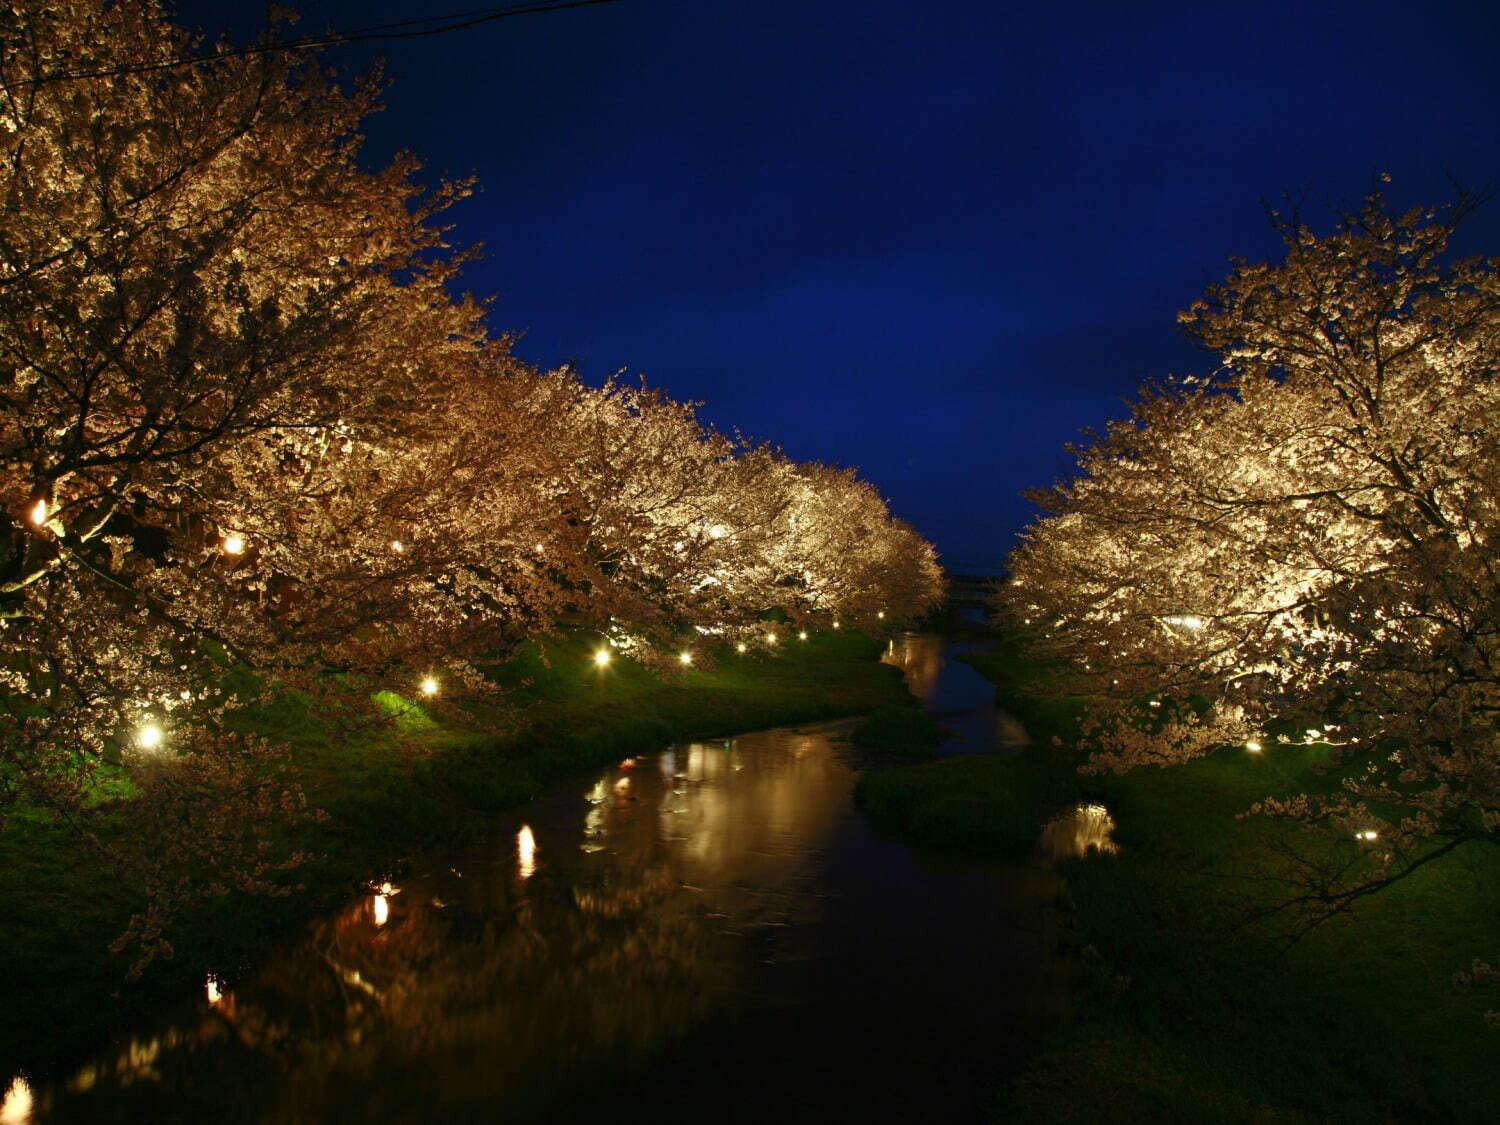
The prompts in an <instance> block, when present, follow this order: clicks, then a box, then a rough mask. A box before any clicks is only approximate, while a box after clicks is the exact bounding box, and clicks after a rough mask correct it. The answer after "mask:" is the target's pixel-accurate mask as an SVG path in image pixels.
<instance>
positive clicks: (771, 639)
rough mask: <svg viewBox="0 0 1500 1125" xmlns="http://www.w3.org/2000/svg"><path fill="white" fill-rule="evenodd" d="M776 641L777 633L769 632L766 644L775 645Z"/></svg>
mask: <svg viewBox="0 0 1500 1125" xmlns="http://www.w3.org/2000/svg"><path fill="white" fill-rule="evenodd" d="M775 643H776V634H775V633H767V634H766V644H768V645H774V644H775Z"/></svg>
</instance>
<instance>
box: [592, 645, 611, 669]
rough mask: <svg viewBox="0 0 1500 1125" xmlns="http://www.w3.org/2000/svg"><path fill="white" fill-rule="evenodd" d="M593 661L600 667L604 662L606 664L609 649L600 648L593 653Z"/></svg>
mask: <svg viewBox="0 0 1500 1125" xmlns="http://www.w3.org/2000/svg"><path fill="white" fill-rule="evenodd" d="M594 663H595V664H597V665H598V666H599V667H601V668H603V667H604V666H605V665H606V664H608V663H609V649H607V648H601V649H600V650H599V651H598V652H596V653H594Z"/></svg>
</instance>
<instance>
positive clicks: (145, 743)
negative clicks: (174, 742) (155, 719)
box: [135, 723, 163, 750]
mask: <svg viewBox="0 0 1500 1125" xmlns="http://www.w3.org/2000/svg"><path fill="white" fill-rule="evenodd" d="M162 737H163V736H162V733H161V727H159V726H157V725H156V724H155V723H145V724H143V725H142V726H141V728H140V729H139V730H137V731H136V732H135V741H136V745H137V746H139V747H140V748H141V749H142V750H155V749H156V748H157V747H158V746H160V745H161V743H162Z"/></svg>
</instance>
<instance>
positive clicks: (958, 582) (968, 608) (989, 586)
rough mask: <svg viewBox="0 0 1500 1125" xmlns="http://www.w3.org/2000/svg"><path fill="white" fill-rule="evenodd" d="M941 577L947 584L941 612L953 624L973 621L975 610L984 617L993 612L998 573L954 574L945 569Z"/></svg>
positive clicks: (998, 581)
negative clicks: (946, 593)
mask: <svg viewBox="0 0 1500 1125" xmlns="http://www.w3.org/2000/svg"><path fill="white" fill-rule="evenodd" d="M943 578H944V580H945V581H946V582H947V584H948V597H947V599H946V600H945V601H944V602H943V608H942V610H940V611H939V612H941V613H943V614H944V615H945V616H947V618H948V619H949V620H950V621H952V622H953V623H954V624H958V623H961V622H966V623H973V621H974V618H975V616H976V614H975V611H976V610H979V611H982V613H983V615H984V617H986V618H987V617H989V615H990V614H991V613H993V612H994V606H993V604H992V600H991V599H992V598H993V597H994V593H995V587H996V586H998V585H999V584H1000V576H999V575H998V574H955V573H954V572H952V571H945V572H944V573H943Z"/></svg>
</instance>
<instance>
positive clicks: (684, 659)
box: [677, 652, 693, 666]
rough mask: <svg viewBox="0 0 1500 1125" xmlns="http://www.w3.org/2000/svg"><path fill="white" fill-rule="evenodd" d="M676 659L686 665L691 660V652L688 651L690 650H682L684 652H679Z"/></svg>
mask: <svg viewBox="0 0 1500 1125" xmlns="http://www.w3.org/2000/svg"><path fill="white" fill-rule="evenodd" d="M677 659H678V661H679V662H681V663H682V664H683V665H684V666H686V665H688V664H691V663H692V662H693V654H692V653H690V652H684V653H681V654H679V655H678V657H677Z"/></svg>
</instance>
